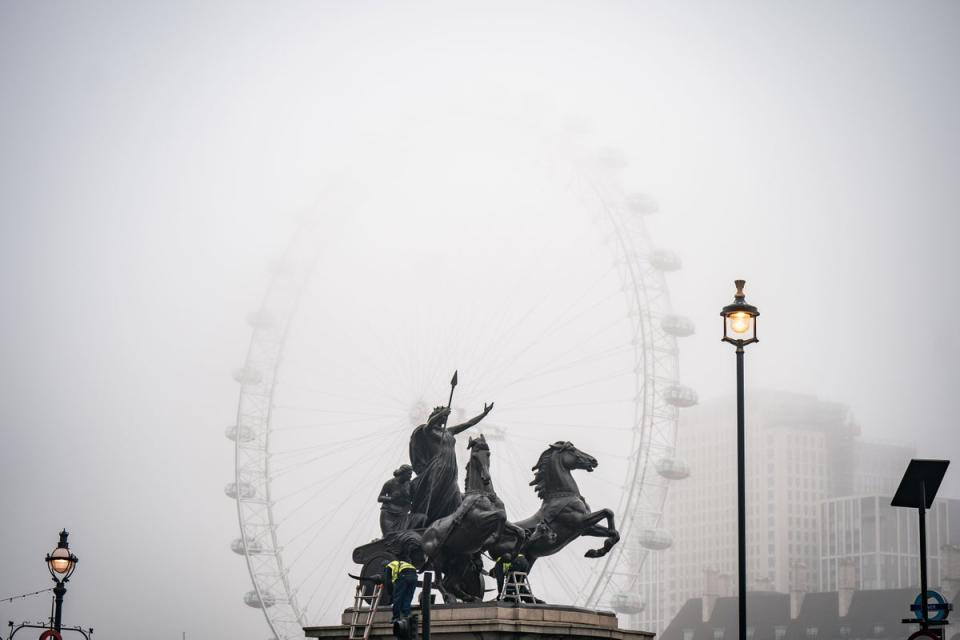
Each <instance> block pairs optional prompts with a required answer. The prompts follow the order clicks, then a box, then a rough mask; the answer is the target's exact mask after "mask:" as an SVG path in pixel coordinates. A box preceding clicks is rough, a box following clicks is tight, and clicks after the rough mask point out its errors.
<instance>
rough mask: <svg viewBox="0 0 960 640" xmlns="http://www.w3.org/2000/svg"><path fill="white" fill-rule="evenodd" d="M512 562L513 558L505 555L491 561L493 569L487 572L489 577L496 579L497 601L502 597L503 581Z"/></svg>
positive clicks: (507, 554)
mask: <svg viewBox="0 0 960 640" xmlns="http://www.w3.org/2000/svg"><path fill="white" fill-rule="evenodd" d="M512 562H513V556H511V555H510V554H509V553H505V554H503V555H502V556H500V557H499V558H497V559H496V560H494V561H493V568H492V569H490V571H489V573H490V575H491V576H493V577H494V578H496V579H497V600H499V599H500V596H502V595H503V581H504V580H505V579H506V577H507V574H508V573H509V572H510V566H511V564H512Z"/></svg>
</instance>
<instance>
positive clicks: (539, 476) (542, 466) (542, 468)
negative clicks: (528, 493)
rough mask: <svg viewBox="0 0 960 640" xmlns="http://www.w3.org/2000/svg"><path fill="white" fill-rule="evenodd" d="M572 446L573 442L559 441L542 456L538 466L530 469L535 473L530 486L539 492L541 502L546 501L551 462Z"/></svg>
mask: <svg viewBox="0 0 960 640" xmlns="http://www.w3.org/2000/svg"><path fill="white" fill-rule="evenodd" d="M572 446H573V444H572V443H571V442H564V441H561V440H558V441H557V442H554V443H553V444H552V445H550V446H549V447H547V449H546V451H544V452H543V453H541V454H540V459H539V460H537V464H535V465H533V466H532V467H530V469H531V471H533V480H531V481H530V486H531V487H533V488H534V490H535V491H536V492H537V497H538V498H540V499H541V500H545V499H546V494H547V483H548V482H549V481H550V466H549V463H550V461H551V460H552V459H553V456H555V455H556V454H558V453H560V452H561V451H563V450H564V449H569V448H570V447H572Z"/></svg>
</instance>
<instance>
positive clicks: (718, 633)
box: [713, 629, 723, 640]
mask: <svg viewBox="0 0 960 640" xmlns="http://www.w3.org/2000/svg"><path fill="white" fill-rule="evenodd" d="M713 640H723V629H714V630H713Z"/></svg>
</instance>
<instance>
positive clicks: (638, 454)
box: [234, 194, 679, 638]
mask: <svg viewBox="0 0 960 640" xmlns="http://www.w3.org/2000/svg"><path fill="white" fill-rule="evenodd" d="M598 197H599V198H600V200H601V202H602V203H603V204H604V206H606V205H608V204H609V203H608V202H605V201H604V199H603V198H604V196H602V195H600V194H598ZM607 214H608V215H609V216H610V217H611V223H612V224H613V225H614V229H615V233H616V235H617V237H618V241H619V243H620V245H621V247H622V248H624V251H623V254H624V258H625V261H626V262H628V263H629V264H630V265H631V266H632V267H638V268H637V269H632V270H631V277H632V278H634V281H633V282H634V286H633V287H632V288H631V293H632V295H631V296H628V298H632V300H631V304H634V303H635V304H636V305H637V311H638V315H639V314H642V313H643V311H644V309H646V310H647V316H648V318H647V321H648V323H652V321H653V318H652V316H651V314H650V313H649V305H648V304H641V303H642V302H647V298H646V293H645V289H644V293H643V297H642V298H641V295H640V292H639V291H638V286H639V285H638V283H637V279H636V278H637V277H638V276H637V273H639V272H640V269H639V267H640V265H639V261H640V258H641V252H638V251H630V250H626V243H627V240H626V239H625V238H624V237H623V236H622V230H621V229H620V228H619V227H618V226H617V224H616V222H615V221H614V220H613V217H614V215H615V214H614V213H612V212H610V211H607ZM640 231H641V232H642V233H643V234H644V238H645V241H646V243H647V245H648V246H649V235H648V234H647V230H646V226H645V225H643V224H642V223H641V224H640ZM301 233H302V230H299V231H298V232H297V234H295V237H294V239H293V240H292V241H291V245H293V244H295V243H296V242H297V241H298V237H299V236H300V235H301ZM288 253H289V250H288ZM317 253H318V254H319V249H318V251H317ZM310 273H312V267H310V268H308V269H307V273H306V276H305V277H302V280H301V283H300V285H299V290H298V292H297V294H296V298H297V301H296V303H295V304H294V305H293V309H292V312H291V315H289V316H288V317H286V318H284V320H283V323H282V324H283V332H282V339H281V342H280V349H279V350H278V352H277V357H276V360H275V363H274V367H273V371H272V375H271V376H270V384H269V393H268V394H267V398H268V400H267V413H266V416H265V425H264V426H265V432H264V435H265V441H264V445H265V447H264V452H263V453H264V457H263V469H264V476H265V477H266V483H265V486H266V488H267V492H266V495H265V503H264V511H265V512H266V514H267V519H268V523H269V525H268V526H269V527H270V529H271V542H272V549H271V555H273V556H274V562H275V565H276V569H275V572H274V574H275V575H273V576H272V577H274V578H275V579H276V576H279V580H280V584H281V585H282V587H283V590H284V594H283V598H282V601H283V602H282V604H283V605H285V606H288V607H289V608H290V609H291V611H292V613H293V617H294V618H295V619H296V620H297V624H298V625H299V626H302V625H303V623H304V622H305V620H304V619H303V617H304V612H303V611H302V610H301V609H300V608H299V606H298V604H297V597H296V596H297V594H296V592H295V590H294V589H293V588H292V587H291V585H290V583H289V579H288V576H287V570H286V567H285V565H284V559H283V555H282V548H281V547H280V544H279V541H278V539H277V535H276V518H275V515H274V513H273V505H272V502H271V499H270V493H269V486H270V466H269V442H270V441H269V437H270V433H271V431H272V426H273V423H272V418H273V414H272V408H273V396H274V391H275V389H276V385H277V377H278V374H279V372H280V367H281V364H282V359H283V348H284V346H285V345H286V338H287V333H288V331H289V326H290V323H291V322H292V321H293V317H294V316H295V307H296V304H298V303H299V297H300V296H302V294H303V290H304V288H305V286H306V280H307V279H309V275H310ZM659 278H660V279H661V281H662V282H661V288H662V290H663V291H664V292H666V291H667V287H666V283H665V280H664V278H663V274H662V273H661V274H659ZM278 280H279V276H275V277H274V278H273V280H272V282H271V284H270V286H269V287H268V289H267V292H266V293H265V295H264V297H263V301H262V303H261V311H269V309H268V304H267V302H268V300H269V299H270V297H271V295H272V293H273V290H274V288H275V287H276V286H277V283H278ZM660 313H661V315H665V314H667V313H670V308H669V298H667V300H666V308H664V309H661V310H660ZM644 335H645V337H644V338H643V339H642V341H641V343H639V344H638V343H635V344H634V353H635V356H634V360H635V362H637V358H638V356H637V354H639V358H640V359H641V360H644V367H643V369H642V370H643V371H644V373H645V372H646V371H647V366H648V364H647V362H646V360H648V359H650V358H652V348H651V347H652V339H651V338H650V336H649V331H648V332H647V333H646V334H644ZM258 337H260V332H259V330H258V329H257V328H254V331H253V334H252V336H251V340H250V345H249V347H248V352H247V358H246V359H245V362H244V367H245V368H246V367H248V366H250V360H251V354H253V352H254V351H255V346H256V344H255V343H256V342H257V340H258ZM637 368H638V369H640V366H639V363H638V364H637ZM673 369H674V371H675V372H677V375H676V376H674V378H677V377H678V373H679V365H678V362H677V358H676V353H675V350H674V354H673ZM642 375H643V374H641V373H639V372H637V373H636V374H635V380H636V381H637V382H638V385H639V387H640V389H641V391H640V392H638V394H637V397H638V398H639V397H640V395H641V394H643V401H637V400H635V401H634V412H635V413H636V411H637V408H638V406H640V405H641V404H642V405H643V407H644V412H643V413H642V414H641V415H640V418H641V419H643V418H644V415H648V414H649V413H650V411H652V407H653V405H654V404H655V403H656V402H658V401H659V402H661V403H663V402H664V401H663V400H662V398H661V399H658V398H657V392H656V391H657V390H656V386H655V384H654V383H655V377H654V376H650V377H643V379H641V376H642ZM669 382H673V383H678V382H679V381H678V380H677V379H672V380H669ZM249 392H250V389H249V388H248V385H247V384H246V383H243V384H241V391H240V402H239V404H238V412H237V424H238V428H239V425H241V424H242V421H243V413H242V405H243V400H244V396H245V394H247V393H249ZM648 405H649V406H650V407H651V409H649V410H648V409H646V407H647V406H648ZM635 422H636V419H635ZM671 428H672V438H673V439H675V437H676V430H677V420H676V418H674V419H673V421H672V425H671ZM634 431H635V433H634V436H633V437H634V439H635V442H634V445H635V446H633V447H632V452H633V454H632V455H631V456H630V459H629V460H630V463H629V465H628V469H627V476H628V478H629V477H632V478H634V480H633V481H631V482H630V485H629V486H630V490H629V491H627V492H626V493H627V494H628V495H627V497H626V499H625V500H623V499H621V502H622V503H623V505H624V506H626V507H627V508H628V509H629V508H630V506H631V505H634V504H635V502H636V498H635V497H634V496H633V492H634V490H635V489H636V485H635V479H636V477H637V476H638V475H639V477H640V478H641V483H642V481H643V478H645V477H646V475H647V473H648V472H650V471H651V470H652V469H651V467H652V465H653V463H654V461H653V460H652V459H651V458H650V455H651V451H650V447H649V446H647V447H643V444H644V441H645V439H644V433H643V429H641V430H640V431H641V433H639V442H637V441H636V439H637V437H638V434H637V433H636V431H637V430H636V429H635V430H634ZM651 439H652V434H650V433H648V434H646V442H647V443H648V444H649V442H650V441H651ZM241 447H242V443H241V439H240V437H239V436H238V438H237V440H236V445H235V474H234V480H235V483H236V485H237V487H238V493H237V497H236V501H237V508H238V522H239V525H240V530H241V540H242V543H243V551H244V553H243V555H244V557H245V560H246V563H247V568H248V572H249V573H250V576H251V581H252V582H253V584H254V592H255V593H256V596H257V598H259V599H260V602H261V604H263V605H264V606H263V607H262V609H263V611H264V615H265V617H266V618H267V622H268V624H269V625H270V627H271V630H272V631H273V632H274V633H275V635H276V636H277V637H278V638H281V637H283V635H282V630H280V629H278V627H279V626H280V624H278V623H277V621H275V620H274V619H273V617H272V616H271V613H272V612H273V611H275V610H276V609H274V607H276V606H277V603H276V602H274V603H272V604H271V605H267V599H268V598H269V597H270V596H271V595H273V594H270V592H269V591H268V589H267V582H268V581H266V580H263V579H262V576H261V575H260V570H259V569H258V568H257V566H255V565H256V564H257V563H256V561H255V559H254V558H252V555H254V554H252V553H251V552H250V548H249V547H248V542H249V541H248V535H247V522H246V521H245V519H244V515H245V511H244V509H243V507H242V503H243V502H244V501H245V500H246V499H245V498H243V497H242V495H241V493H240V492H239V487H240V485H241V483H242V482H243V478H242V477H241V467H240V449H241ZM641 448H643V450H641ZM641 458H642V460H643V463H642V465H640V460H641ZM641 466H642V469H641ZM665 487H666V483H665V484H664V490H663V491H662V495H661V499H660V506H659V510H660V511H661V512H662V502H663V500H665V498H666V488H665ZM621 498H623V496H621ZM658 517H659V516H658ZM620 518H621V520H620V521H621V522H623V523H626V524H627V529H625V530H624V532H623V533H624V538H627V537H628V534H629V533H630V527H631V526H632V525H633V520H634V517H633V514H629V515H626V516H624V515H622V514H621V516H620ZM615 549H617V548H616V547H615ZM623 552H624V550H623V549H622V548H620V549H617V550H616V551H615V552H611V553H610V554H608V555H607V558H605V559H604V563H603V568H602V569H600V570H599V574H598V576H597V577H596V578H595V580H594V582H593V587H592V590H591V592H590V594H589V595H588V596H587V597H586V598H583V600H582V601H583V604H585V605H588V606H589V605H591V604H594V605H595V604H597V603H598V601H599V599H600V597H602V595H603V593H605V590H606V588H607V586H609V584H610V582H611V580H612V577H613V574H614V573H615V572H614V571H612V569H611V568H610V567H611V565H614V564H616V561H617V560H619V559H620V558H621V557H622V554H623ZM591 575H592V574H591ZM601 582H604V584H605V586H604V587H603V588H599V585H600V584H601ZM598 589H599V592H598ZM578 599H579V596H578Z"/></svg>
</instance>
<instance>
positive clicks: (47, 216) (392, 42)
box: [0, 2, 960, 640]
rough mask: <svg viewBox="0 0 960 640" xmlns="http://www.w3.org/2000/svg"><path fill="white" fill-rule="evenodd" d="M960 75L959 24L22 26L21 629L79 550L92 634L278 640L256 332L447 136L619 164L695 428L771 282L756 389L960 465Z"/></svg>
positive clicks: (643, 11)
mask: <svg viewBox="0 0 960 640" xmlns="http://www.w3.org/2000/svg"><path fill="white" fill-rule="evenodd" d="M957 60H960V7H958V5H956V4H955V3H948V2H921V3H909V4H908V3H902V4H894V3H888V2H872V3H836V2H831V3H826V2H823V3H821V2H811V3H804V4H793V5H790V6H787V5H784V4H771V3H748V2H743V3H736V4H728V5H725V6H721V5H719V4H716V3H706V2H705V3H669V4H668V3H661V4H652V3H614V2H602V3H601V2H592V3H555V2H554V3H524V4H519V5H518V4H516V3H493V4H491V3H482V4H480V3H478V4H466V3H439V2H438V3H416V4H405V5H397V4H388V3H373V2H367V3H348V2H339V3H334V2H330V3H294V2H288V3H283V4H282V5H279V6H276V5H268V4H266V3H264V4H257V3H219V2H209V3H204V4H196V3H178V2H171V3H163V4H156V5H154V6H149V5H147V4H138V3H124V2H112V3H111V2H101V3H86V4H84V5H78V4H75V3H65V2H64V3H57V2H47V3H42V4H41V3H18V4H14V3H6V4H4V5H3V6H2V8H0V88H2V96H3V100H2V101H0V129H2V130H0V134H2V141H3V143H2V145H0V203H2V209H0V211H2V228H0V264H2V269H0V273H2V279H0V295H2V299H3V300H4V302H5V305H4V310H5V313H4V316H3V320H2V325H0V327H2V330H0V344H2V353H3V357H4V366H3V369H2V376H3V378H2V386H0V388H2V390H3V391H2V402H0V419H2V424H3V427H2V431H0V433H2V436H0V452H2V458H0V463H2V464H0V483H2V486H3V496H4V497H3V502H2V506H3V509H2V510H0V514H2V515H0V517H2V526H0V554H2V555H0V587H2V589H0V591H2V592H0V598H4V597H7V596H12V595H15V594H19V593H24V592H27V591H33V590H36V589H41V588H44V587H46V586H48V583H49V578H48V576H47V573H46V569H45V567H44V566H43V555H44V554H45V553H47V552H48V551H50V549H52V547H53V546H55V543H56V539H57V538H56V533H57V531H59V529H60V528H61V527H66V528H67V529H69V530H70V531H71V543H72V546H73V547H74V548H75V551H76V553H77V555H78V556H79V557H80V564H79V566H78V568H77V572H76V574H75V576H74V578H73V579H72V580H71V582H70V584H69V585H68V586H69V592H68V594H67V596H66V604H65V612H64V621H65V624H83V625H84V626H93V627H95V628H96V629H97V633H96V636H95V637H97V638H100V639H102V640H111V639H113V638H119V637H122V636H128V635H130V633H131V631H130V630H131V629H133V630H135V632H134V635H135V636H137V637H142V638H145V639H154V638H156V639H160V638H175V637H180V633H181V632H182V631H186V633H187V637H188V638H189V637H211V638H217V637H227V636H230V637H237V638H265V637H267V636H268V630H267V627H266V624H265V623H263V620H262V614H261V613H260V612H259V611H256V610H253V609H250V608H248V607H246V606H245V605H244V604H243V603H242V601H241V596H242V594H243V593H244V592H245V591H247V590H249V589H250V586H249V579H248V577H247V574H246V569H245V567H244V566H243V562H242V559H241V558H240V557H239V556H236V555H234V554H232V553H231V552H230V551H229V548H228V544H229V541H230V540H231V539H232V538H234V537H236V535H237V524H236V509H235V505H234V503H233V502H232V501H230V500H228V499H227V498H226V497H225V496H224V495H223V485H224V484H226V483H227V482H228V481H230V480H231V479H232V475H233V457H232V448H231V447H230V443H229V441H227V440H226V439H225V438H224V437H223V429H224V427H226V426H227V425H228V424H230V423H231V422H233V420H234V413H235V409H236V401H237V391H238V389H237V385H236V383H234V382H233V380H231V378H230V371H231V370H232V369H233V368H234V367H236V366H239V364H240V363H241V361H242V358H243V355H244V353H245V350H246V346H247V343H248V340H249V327H248V326H247V325H246V324H245V323H244V317H245V315H246V314H247V312H249V311H250V310H252V309H253V308H255V306H256V305H257V303H258V301H259V299H260V297H261V295H262V293H263V291H264V287H265V284H266V274H267V271H266V266H267V265H268V264H269V263H270V262H271V260H273V259H275V258H276V257H277V256H278V255H279V254H280V252H281V251H282V249H283V247H284V246H285V244H286V242H287V241H288V239H289V237H290V235H291V234H292V232H293V230H294V229H295V227H296V224H297V221H298V219H300V217H301V216H302V215H303V214H304V212H314V213H315V212H317V211H318V210H319V212H320V213H319V214H317V215H319V216H320V218H321V220H322V219H323V216H324V215H325V213H324V209H323V207H324V202H325V201H324V195H323V194H324V193H325V191H324V189H325V188H327V187H328V186H329V185H330V184H331V183H336V182H337V181H338V180H339V181H343V180H349V179H350V171H353V170H354V169H353V168H354V167H358V166H363V163H364V162H366V161H367V160H368V159H369V161H370V162H375V159H376V157H377V156H378V155H379V154H380V153H382V152H384V151H387V152H389V151H390V149H391V148H390V144H395V143H396V137H395V136H393V134H392V133H391V132H393V131H394V130H395V128H396V127H397V126H399V125H400V124H401V123H407V122H409V121H410V120H411V119H414V120H417V121H418V122H429V121H430V119H431V118H432V117H434V116H437V117H440V116H445V115H448V114H449V110H450V109H452V108H458V109H461V108H468V109H476V110H477V111H478V112H485V111H489V110H495V111H497V112H511V113H515V114H517V117H518V118H520V119H526V120H530V121H534V122H536V121H538V120H540V119H548V118H557V119H562V118H563V117H565V115H566V114H572V115H577V116H579V117H582V118H585V119H586V120H588V121H589V122H591V123H592V130H593V133H592V134H591V136H592V140H593V141H594V142H595V143H596V144H597V145H601V146H615V147H618V148H620V149H622V150H623V152H624V153H625V155H626V157H627V158H628V159H629V161H630V164H629V166H628V167H627V168H626V169H625V170H624V171H623V177H622V179H623V182H624V183H625V184H627V185H628V186H630V187H631V188H635V189H638V190H641V191H644V192H646V193H650V194H652V195H653V196H654V197H655V198H657V200H658V201H659V202H660V206H661V213H659V214H657V217H656V218H655V219H654V220H652V221H651V233H652V235H653V236H654V237H655V238H656V239H657V241H658V243H659V244H660V245H661V246H664V247H668V248H671V249H673V250H675V251H677V252H678V253H679V254H680V255H681V256H682V257H683V259H684V269H683V270H682V271H680V272H679V273H677V274H671V275H670V276H668V278H669V284H670V288H671V295H672V297H673V306H674V309H675V310H676V311H678V312H680V313H684V314H686V315H688V316H690V317H691V318H692V319H693V320H694V321H695V322H696V324H697V334H696V335H695V336H694V337H692V338H689V339H687V340H686V341H685V342H683V343H682V347H681V379H682V381H683V382H684V383H685V384H688V385H690V386H692V387H693V388H695V389H697V391H698V392H699V393H700V396H701V397H704V398H705V397H716V396H721V395H724V394H728V393H731V392H732V390H733V386H732V385H733V384H734V379H733V373H734V371H733V364H734V363H733V355H732V353H731V349H729V348H728V347H727V346H726V345H721V344H720V342H719V333H718V330H719V329H720V323H719V317H718V313H719V309H720V307H722V306H723V305H724V304H727V303H728V302H729V301H730V299H731V297H732V294H733V286H732V281H733V279H734V278H746V279H747V294H748V300H749V301H750V302H752V303H754V304H756V305H757V306H759V307H760V310H761V318H760V323H759V335H760V338H761V341H762V342H761V343H760V344H759V345H756V346H755V347H753V348H751V349H750V352H749V353H748V356H747V380H748V385H749V386H753V387H766V388H775V389H785V390H791V391H798V392H804V393H811V394H815V395H817V396H818V397H820V398H822V399H826V400H833V401H837V402H842V403H846V404H848V405H850V407H851V409H852V412H853V415H854V416H856V418H857V420H858V422H859V423H860V424H861V426H862V428H863V432H864V435H865V436H866V437H870V438H873V439H881V440H886V441H892V442H897V443H905V444H911V445H914V446H916V447H917V450H918V453H919V454H920V455H921V456H930V457H945V458H958V457H960V456H958V454H960V437H958V436H957V430H956V416H955V410H954V409H955V405H956V403H955V399H954V398H955V393H956V387H957V383H958V381H960V367H958V364H957V360H958V358H960V338H958V335H957V332H956V324H957V322H956V318H957V314H958V313H960V293H958V291H960V288H958V287H957V285H956V283H955V279H956V277H957V274H958V273H960V258H958V257H957V254H956V252H955V247H956V244H957V242H958V238H960V223H958V221H957V216H956V211H957V203H958V201H960V184H958V181H957V179H956V176H957V174H958V169H960V158H958V154H960V133H958V131H960V129H958V127H957V115H956V114H957V113H960V80H958V78H960V74H958V73H957ZM464 105H467V107H464ZM505 153H509V150H505ZM431 161H432V162H436V163H437V164H438V166H440V165H442V161H443V159H442V158H434V159H432V160H431ZM344 174H346V176H345V175H344ZM464 200H465V201H466V200H468V194H465V195H464ZM449 206H450V207H451V208H456V207H457V202H456V201H455V200H454V201H451V202H450V204H449ZM409 213H410V212H409V211H403V210H399V211H391V212H389V215H390V216H392V217H401V218H402V217H403V216H404V215H408V214H409ZM384 215H387V214H386V213H385V214H384ZM371 224H374V225H375V224H376V220H371ZM356 250H357V251H360V252H362V251H365V250H368V248H367V247H364V246H358V247H357V248H356ZM371 259H373V260H375V259H376V256H375V255H374V256H372V258H371ZM346 277H347V278H349V274H347V275H346ZM442 384H443V381H442V380H441V381H440V385H441V386H442ZM441 400H442V398H437V399H436V401H437V402H439V401H441ZM431 401H434V400H432V399H431ZM748 402H749V396H748ZM461 462H463V461H461ZM942 493H943V494H944V495H952V496H954V497H960V480H958V476H957V473H956V470H953V471H952V472H950V473H948V476H947V482H946V485H945V487H944V488H943V489H942ZM371 518H375V513H374V512H373V511H371ZM48 607H49V602H48V600H47V599H46V597H38V598H31V599H28V600H26V601H18V602H17V603H14V604H5V603H3V604H0V615H2V616H5V617H3V618H0V619H3V620H6V619H12V620H21V619H29V620H40V619H42V618H43V617H44V615H45V613H46V612H47V611H48Z"/></svg>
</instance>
